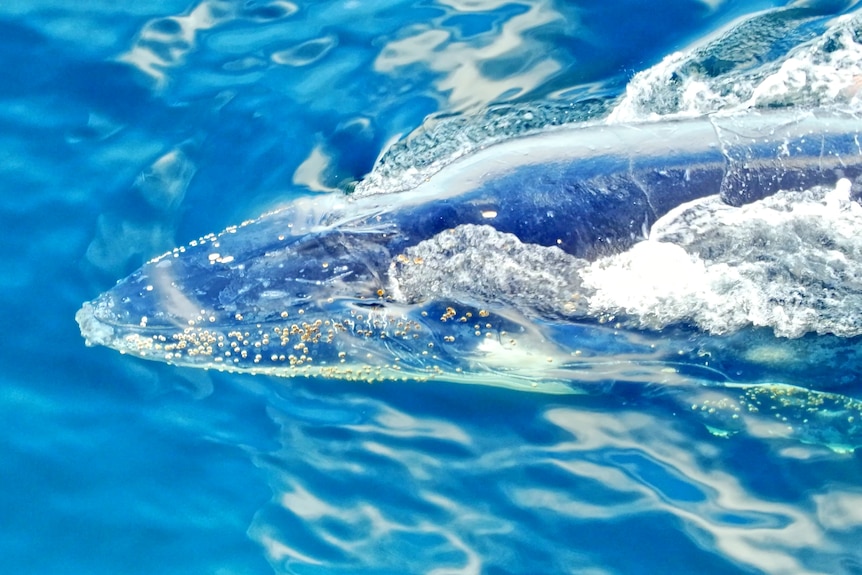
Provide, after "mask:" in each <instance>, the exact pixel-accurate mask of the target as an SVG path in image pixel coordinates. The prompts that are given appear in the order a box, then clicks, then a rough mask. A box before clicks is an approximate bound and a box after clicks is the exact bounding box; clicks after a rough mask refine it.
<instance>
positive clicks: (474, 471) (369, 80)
mask: <svg viewBox="0 0 862 575" xmlns="http://www.w3.org/2000/svg"><path fill="white" fill-rule="evenodd" d="M115 4H116V3H112V2H100V1H97V0H93V1H90V2H75V3H73V2H60V1H56V0H30V1H28V2H7V3H4V4H0V185H2V189H3V194H2V196H0V228H2V238H3V240H2V243H0V246H2V262H3V273H2V274H0V282H2V286H0V291H2V293H3V294H4V304H5V305H3V308H2V315H0V322H2V324H0V325H2V329H3V333H4V335H5V337H4V338H3V345H2V346H0V362H2V372H0V377H2V385H0V518H2V520H0V572H2V573H94V574H95V573H111V574H115V573H195V574H199V573H213V574H228V573H230V574H247V573H303V574H307V573H393V574H395V573H440V574H442V573H485V574H498V573H587V574H605V573H862V550H860V546H859V541H860V540H862V460H860V458H859V455H858V451H857V452H856V453H833V452H832V451H830V450H828V449H818V448H815V447H809V446H804V445H797V444H794V443H791V442H786V441H780V440H776V441H769V440H766V439H758V438H753V437H746V436H744V435H737V436H734V437H731V438H723V437H719V436H716V435H713V434H711V433H710V431H709V430H708V429H707V428H705V427H704V426H703V425H702V423H701V422H699V421H698V420H696V419H692V418H691V417H688V416H687V414H685V413H677V412H676V411H674V410H673V409H671V408H669V407H667V406H665V405H664V404H663V403H662V402H661V401H652V400H651V398H650V397H649V396H648V394H647V395H638V394H636V393H625V394H618V393H615V392H614V391H615V390H612V389H611V390H608V392H607V393H598V394H596V395H590V396H570V397H555V396H545V395H538V394H537V395H533V394H528V393H523V392H516V391H506V390H501V389H495V388H485V387H472V386H463V385H456V384H445V383H410V382H397V383H396V382H393V383H377V384H374V385H366V384H356V383H349V382H330V381H323V380H305V379H302V380H281V379H271V378H264V377H252V376H240V375H228V374H218V373H209V372H202V371H189V370H182V369H177V368H172V367H169V366H165V365H161V364H155V363H147V362H142V361H139V360H136V359H132V358H126V357H122V356H120V355H119V354H116V353H114V352H112V351H110V350H107V349H103V348H86V347H85V346H84V343H83V340H82V339H81V337H80V335H79V332H78V328H77V326H76V325H75V322H74V319H73V318H74V314H75V311H76V310H77V309H78V307H79V306H80V304H81V302H83V301H85V300H88V299H91V298H92V297H94V296H95V295H97V294H98V293H100V292H102V291H104V290H105V289H107V288H108V287H110V286H111V285H112V284H113V282H114V281H115V280H116V279H118V278H120V277H123V276H125V275H126V274H128V273H129V272H131V271H132V270H133V269H134V268H135V267H137V266H138V265H140V263H142V261H144V260H146V259H148V258H150V257H152V256H154V255H157V254H159V253H161V252H163V251H164V250H166V249H168V248H170V247H173V246H174V245H178V244H181V243H185V242H187V241H188V240H190V239H193V238H197V237H199V236H201V235H203V234H205V233H208V232H213V231H218V230H220V229H223V228H224V227H226V226H227V225H230V224H235V223H237V222H240V221H242V220H244V219H247V218H252V217H256V216H257V215H259V214H260V213H261V212H263V211H265V210H266V209H269V208H271V207H273V206H275V205H278V203H279V202H280V201H283V200H284V199H287V198H291V197H295V196H297V195H300V194H305V193H320V191H322V190H326V189H333V188H338V187H339V186H345V185H346V184H347V183H349V182H350V181H352V180H355V179H358V178H361V177H362V176H363V175H364V174H365V173H367V172H368V171H369V170H370V169H371V167H372V165H373V163H374V161H375V159H376V158H377V157H378V155H379V154H380V153H381V151H382V150H383V149H384V148H385V147H386V146H387V145H388V144H389V143H390V142H392V141H393V140H394V139H396V138H397V137H398V136H401V135H404V134H407V133H409V132H410V131H412V130H413V129H414V128H416V127H418V126H420V125H421V124H422V123H423V120H424V119H425V118H426V117H427V116H428V115H430V114H433V113H466V114H471V113H477V112H479V111H481V110H482V109H483V108H485V107H486V106H488V105H490V104H494V103H501V102H512V101H516V102H530V101H539V100H542V99H547V98H562V99H566V98H568V99H570V100H577V99H578V98H583V97H587V96H590V97H612V96H614V95H616V94H619V93H621V91H622V90H623V89H624V88H625V86H626V83H627V82H628V80H629V79H630V77H631V76H632V75H633V74H634V73H635V72H637V71H639V70H642V69H645V68H648V67H649V66H651V65H653V64H655V63H656V62H658V61H659V60H660V59H661V58H662V57H664V56H666V55H667V54H669V53H672V52H674V51H677V50H684V49H686V48H687V47H689V46H690V45H691V44H692V43H695V42H697V41H698V40H700V39H703V38H706V37H707V36H709V35H710V34H712V33H714V32H715V31H716V30H718V29H720V28H721V27H723V26H725V25H727V24H728V23H730V22H731V21H733V20H734V19H736V18H739V17H741V16H743V15H745V14H746V13H752V12H754V11H757V10H762V9H766V8H770V7H772V6H781V5H783V3H782V2H765V1H764V2H752V1H745V2H743V1H736V2H734V1H725V2H708V3H707V2H695V1H683V0H676V1H671V0H666V1H662V2H658V3H644V2H631V1H623V0H609V1H607V2H602V3H594V2H550V1H547V2H543V1H539V0H536V1H527V0H523V1H513V2H506V1H504V0H484V1H480V0H477V1H466V0H448V1H444V0H440V1H438V2H434V1H430V0H427V1H421V2H410V1H409V0H390V1H388V2H387V1H383V0H381V1H379V2H356V1H355V0H346V1H331V2H313V3H312V2H309V3H307V4H296V5H294V4H291V3H288V2H286V1H281V2H270V3H266V2H254V1H247V2H241V1H235V2H232V1H218V0H212V1H210V2H206V1H203V2H201V3H199V4H190V3H188V2H185V1H184V2H177V1H171V0H158V1H147V2H136V3H127V4H128V6H123V7H122V8H116V7H115ZM820 6H821V8H822V11H823V12H826V13H828V12H829V11H830V10H831V11H834V12H836V13H838V12H841V11H843V10H845V9H846V6H844V5H843V4H841V3H839V2H832V3H821V4H820ZM650 393H654V392H650Z"/></svg>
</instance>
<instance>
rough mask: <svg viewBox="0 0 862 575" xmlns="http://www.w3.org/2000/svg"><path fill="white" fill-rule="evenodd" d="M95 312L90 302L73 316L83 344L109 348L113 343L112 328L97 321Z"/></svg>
mask: <svg viewBox="0 0 862 575" xmlns="http://www.w3.org/2000/svg"><path fill="white" fill-rule="evenodd" d="M96 311H97V309H96V306H94V305H93V303H92V302H85V303H84V305H82V306H81V309H79V310H78V312H77V313H76V314H75V321H76V322H78V327H79V328H80V330H81V335H82V336H83V337H84V343H85V344H86V345H87V346H88V347H93V346H97V345H104V346H110V345H111V342H112V341H114V328H113V327H111V326H110V325H108V324H106V323H104V322H102V321H101V320H99V318H98V317H97V314H96Z"/></svg>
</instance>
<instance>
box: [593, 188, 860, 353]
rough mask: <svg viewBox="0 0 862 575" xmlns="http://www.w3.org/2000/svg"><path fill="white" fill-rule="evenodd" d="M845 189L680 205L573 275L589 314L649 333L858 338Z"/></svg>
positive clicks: (854, 251)
mask: <svg viewBox="0 0 862 575" xmlns="http://www.w3.org/2000/svg"><path fill="white" fill-rule="evenodd" d="M849 191H850V182H849V181H847V180H845V179H842V180H839V182H838V183H837V185H836V186H835V188H829V189H827V188H815V189H811V190H806V191H802V192H779V193H778V194H776V195H775V196H772V197H769V198H766V199H764V200H761V201H758V202H754V203H752V204H749V205H746V206H742V207H739V208H737V207H732V206H728V205H725V204H723V203H722V202H721V201H720V200H719V199H718V198H717V197H710V198H704V199H701V200H696V201H694V202H690V203H689V204H685V205H683V206H680V207H679V208H677V209H676V210H674V211H673V212H671V213H669V214H668V215H667V216H665V217H664V218H662V219H661V220H659V221H658V222H656V224H655V225H654V226H653V228H652V230H651V233H650V239H649V240H647V241H644V242H641V243H639V244H637V245H636V246H635V247H634V248H633V249H631V250H629V251H627V252H625V253H622V254H619V255H616V256H612V257H608V258H604V259H601V260H598V261H596V262H594V263H593V264H591V265H590V266H589V267H588V268H586V269H585V270H584V271H582V272H581V277H582V280H583V285H584V288H585V289H586V290H592V291H594V293H593V295H591V296H590V298H589V304H590V312H591V313H592V314H597V315H616V316H624V317H626V318H629V320H630V322H631V323H634V324H635V325H637V326H638V327H644V328H650V329H661V328H663V327H665V326H667V325H669V324H672V323H680V322H688V323H693V324H695V325H697V326H698V327H699V328H701V329H704V330H706V331H709V332H712V333H717V334H721V333H727V332H731V331H735V330H738V329H740V328H742V327H744V326H747V325H752V326H765V327H769V328H772V329H773V330H774V331H775V334H776V335H778V336H785V337H799V336H801V335H804V334H805V333H808V332H816V333H820V334H824V333H832V334H836V335H840V336H855V335H862V315H860V313H859V310H860V309H862V293H860V292H862V290H860V282H862V280H860V278H862V237H860V236H859V234H858V230H860V229H862V207H860V206H859V205H858V204H857V203H856V202H853V201H850V199H849Z"/></svg>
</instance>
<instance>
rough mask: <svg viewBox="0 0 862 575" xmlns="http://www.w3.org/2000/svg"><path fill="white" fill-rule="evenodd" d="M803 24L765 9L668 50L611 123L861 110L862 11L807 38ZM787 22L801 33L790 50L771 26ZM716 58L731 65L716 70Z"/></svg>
mask: <svg viewBox="0 0 862 575" xmlns="http://www.w3.org/2000/svg"><path fill="white" fill-rule="evenodd" d="M803 23H804V20H798V21H794V20H793V18H792V17H790V16H788V13H787V12H784V13H782V12H781V11H771V12H766V13H763V14H760V15H758V16H756V17H754V18H752V19H750V20H749V21H747V22H745V23H744V25H738V26H736V27H734V28H733V29H732V30H730V31H729V32H728V33H726V34H725V35H724V36H722V37H720V38H718V39H717V40H715V41H712V42H710V43H708V44H706V45H705V46H702V47H695V48H692V49H690V50H688V51H686V52H676V53H674V54H670V55H669V56H666V57H665V58H664V59H663V60H662V61H661V62H659V63H658V64H656V65H655V66H653V67H651V68H649V69H647V70H644V71H642V72H640V73H638V74H636V75H635V76H634V78H632V80H631V81H630V82H629V84H628V86H626V94H625V96H624V97H623V98H622V100H621V101H620V102H619V104H618V105H617V106H616V107H615V108H614V110H612V111H611V113H610V114H609V116H608V118H607V121H608V122H609V123H620V122H638V121H645V120H646V121H652V120H657V119H660V118H668V117H687V116H699V115H703V114H712V113H724V114H729V113H734V112H738V111H741V110H746V109H751V108H770V107H776V106H779V107H785V106H804V107H822V106H835V105H840V106H842V107H846V108H849V109H851V110H856V111H860V110H862V99H860V89H862V43H860V42H859V37H860V29H862V15H858V14H857V15H852V16H851V15H846V16H842V17H840V18H837V19H835V20H834V21H833V22H828V21H823V22H820V23H819V25H821V26H823V28H824V31H823V33H822V34H820V35H818V36H816V37H814V38H811V39H807V40H806V39H805V37H804V34H805V32H804V30H805V29H806V27H805V26H803ZM809 24H810V23H809ZM781 27H784V28H785V29H786V30H787V33H788V34H789V35H790V36H791V37H792V36H797V37H799V38H800V42H799V43H797V44H796V45H795V46H794V47H793V48H792V49H790V50H787V51H784V52H782V51H780V50H776V46H779V45H780V44H781V41H783V40H785V39H784V38H778V37H775V32H774V31H773V32H770V31H769V30H770V29H772V30H780V29H781ZM808 27H809V28H810V27H811V26H810V25H809V26H808ZM746 48H748V49H746ZM753 53H757V55H758V58H757V59H754V57H753V56H752V54H753ZM761 59H763V61H761ZM716 61H718V62H720V63H721V64H720V68H722V67H723V68H726V70H725V69H722V71H721V72H720V73H717V72H716V71H715V70H714V69H713V66H714V62H716ZM753 62H755V64H753Z"/></svg>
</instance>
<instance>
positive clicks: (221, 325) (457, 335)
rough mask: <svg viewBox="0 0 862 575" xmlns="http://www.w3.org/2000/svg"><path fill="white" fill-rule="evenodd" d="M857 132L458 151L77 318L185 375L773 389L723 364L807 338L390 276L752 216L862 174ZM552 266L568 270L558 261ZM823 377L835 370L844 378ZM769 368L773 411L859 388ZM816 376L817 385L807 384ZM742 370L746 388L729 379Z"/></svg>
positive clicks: (657, 126)
mask: <svg viewBox="0 0 862 575" xmlns="http://www.w3.org/2000/svg"><path fill="white" fill-rule="evenodd" d="M860 133H862V121H860V119H858V118H857V117H855V116H853V115H852V114H844V113H840V112H824V111H820V112H800V111H798V110H788V111H774V112H750V113H746V114H744V115H741V116H736V117H726V118H718V117H700V118H695V119H685V120H676V121H665V122H660V123H644V124H635V125H614V126H610V125H581V126H569V127H563V128H558V129H554V130H549V131H546V132H542V133H535V134H530V135H525V136H522V137H520V138H515V139H512V140H509V141H506V142H503V143H500V144H495V145H492V146H489V147H487V148H485V149H482V150H480V151H478V152H476V153H474V154H472V155H470V156H468V157H465V158H461V159H459V160H456V161H454V162H452V163H451V164H449V165H447V166H445V167H444V168H442V169H441V170H440V171H439V172H437V173H435V174H432V175H430V176H429V177H428V178H427V180H426V181H425V182H424V183H423V184H421V185H419V186H417V187H416V188H415V189H412V190H408V191H403V192H398V193H380V194H360V195H355V196H350V195H339V194H329V195H318V196H313V197H305V198H301V199H298V200H295V201H293V202H292V203H290V204H287V205H286V206H284V207H283V208H282V209H279V210H277V211H275V212H272V213H269V214H266V215H264V216H262V217H260V218H259V219H256V220H253V221H250V222H245V223H243V224H242V225H239V226H235V227H231V228H228V229H227V230H225V231H223V232H222V233H220V234H217V235H216V234H211V235H209V236H206V237H203V238H200V239H199V240H196V241H194V242H191V244H190V245H188V246H185V247H182V248H177V249H175V250H173V251H172V252H169V253H166V254H164V255H162V256H160V257H157V258H155V259H153V260H152V261H150V262H148V263H146V264H145V265H144V266H143V267H142V268H140V269H139V270H137V271H136V272H134V273H133V274H132V275H130V276H129V277H128V278H126V279H124V280H122V281H120V282H118V283H117V285H116V286H114V287H113V288H112V289H110V290H109V291H107V292H106V293H104V294H102V295H101V296H99V297H98V298H97V299H95V300H93V301H92V302H89V303H85V304H84V306H83V307H82V309H81V310H80V311H79V312H78V314H77V316H76V319H77V321H78V323H79V325H80V327H81V332H82V334H83V336H84V337H85V338H86V341H87V343H88V344H89V345H105V346H108V347H112V348H114V349H117V350H119V351H121V352H122V353H126V354H130V355H134V356H138V357H143V358H146V359H152V360H158V361H165V362H168V363H171V364H175V365H179V366H193V367H203V368H213V369H219V370H227V371H237V372H249V373H263V374H272V375H280V376H322V377H327V378H343V379H354V380H365V381H373V380H385V379H413V380H415V379H419V380H428V379H437V380H446V381H459V382H466V383H480V384H486V385H497V386H506V387H515V388H522V389H529V390H535V391H543V392H547V393H569V392H573V391H582V390H583V389H584V388H585V387H589V386H590V384H592V383H613V384H617V385H619V384H621V383H623V382H648V383H667V384H674V383H681V382H682V383H691V382H692V381H698V382H706V383H708V384H709V385H707V386H704V387H705V388H709V389H711V390H713V391H714V390H715V389H717V388H721V387H724V388H727V389H736V387H741V388H742V387H744V388H745V389H746V390H747V389H748V387H747V385H748V384H751V383H761V387H760V388H758V389H759V390H761V391H762V389H765V388H763V387H762V385H763V384H762V382H759V381H758V380H757V378H758V377H759V375H758V374H759V373H760V371H758V370H759V369H760V368H759V367H758V366H757V365H749V366H748V367H746V366H744V365H743V366H742V367H740V366H739V365H737V366H736V367H735V371H734V373H733V374H732V375H728V374H727V373H726V372H725V371H723V369H722V365H723V363H722V360H721V357H720V356H721V354H722V353H724V354H725V355H728V354H734V353H736V352H738V351H739V350H740V349H743V348H746V346H750V345H752V342H755V343H757V344H758V345H759V344H761V343H763V342H764V341H767V343H768V344H769V345H773V344H774V345H778V346H781V345H786V346H790V348H789V349H791V353H790V356H793V354H795V353H796V352H797V351H798V349H801V348H799V347H798V346H806V345H809V342H808V341H807V340H805V338H803V341H802V342H794V341H787V340H785V341H783V342H779V341H778V340H777V339H776V338H774V337H773V336H771V334H765V333H764V332H763V330H749V331H747V332H745V333H744V334H742V335H738V334H737V335H729V336H727V337H716V336H709V335H707V334H702V333H699V332H698V331H697V330H695V329H693V328H690V327H686V326H679V327H671V328H668V329H666V330H663V331H662V332H661V333H650V332H648V331H638V330H625V329H619V327H618V326H613V325H608V324H606V323H602V322H601V321H597V320H596V318H593V317H589V316H588V314H586V312H585V310H584V309H583V308H581V307H579V304H578V303H577V302H576V301H575V300H576V299H577V298H574V299H573V301H575V303H573V304H572V306H571V307H570V308H569V310H568V312H566V313H559V312H547V313H546V312H544V311H543V307H542V306H541V305H532V304H521V303H520V302H522V301H524V298H523V297H521V296H523V293H502V292H506V291H507V290H506V289H502V290H501V293H493V294H490V295H489V294H487V293H486V292H482V291H481V290H477V291H475V292H471V291H470V290H466V291H464V292H463V293H460V294H456V295H452V293H448V292H446V294H445V295H441V296H440V297H436V296H435V288H433V286H429V290H428V293H426V294H424V295H423V296H422V297H421V298H417V297H405V296H404V295H403V294H399V293H398V286H397V282H395V283H394V280H393V278H392V277H391V275H392V274H393V270H396V269H397V268H398V266H400V265H422V263H423V262H422V261H419V260H421V258H416V257H414V256H409V255H408V254H407V250H409V249H410V248H411V247H414V246H416V245H417V244H419V243H420V242H423V241H425V240H428V239H429V238H434V237H435V236H438V234H441V233H444V232H446V231H448V230H453V229H456V228H459V227H462V226H474V227H473V228H461V229H476V230H487V231H495V232H502V233H504V234H512V235H513V236H514V237H515V238H517V241H518V242H520V244H523V245H533V246H537V247H538V246H542V247H545V248H547V249H548V250H551V248H554V249H555V250H562V252H565V254H569V255H570V256H574V257H576V258H579V259H581V260H584V261H587V262H589V261H593V260H596V259H597V258H601V257H604V256H608V255H613V254H617V253H621V252H624V251H626V250H628V249H630V248H631V247H632V246H633V245H634V244H636V243H637V242H640V241H642V240H644V238H645V237H646V235H647V234H648V230H649V229H650V226H651V225H652V224H653V223H654V222H655V221H656V220H657V219H658V218H660V217H661V216H663V215H665V214H666V213H667V212H668V211H670V210H672V209H673V208H675V207H677V206H679V205H680V204H683V203H685V202H689V201H691V200H695V199H698V198H703V197H707V196H712V195H719V196H720V197H721V198H722V200H723V201H724V202H725V203H727V204H729V205H732V206H740V205H743V204H747V203H750V202H753V201H755V200H758V199H761V198H764V197H767V196H770V195H772V194H774V193H775V192H777V191H778V190H786V189H806V188H810V187H811V186H814V185H820V184H823V185H829V186H832V185H835V183H836V181H837V180H838V179H839V178H848V179H850V180H851V181H853V180H856V179H857V178H858V177H859V176H860V174H862V154H860V146H859V134H860ZM854 193H855V185H854ZM490 228H493V230H491V229H490ZM540 251H541V250H540ZM552 252H553V253H552ZM541 253H544V254H546V255H547V257H548V258H550V259H548V260H547V261H544V260H542V261H537V262H536V264H537V266H542V265H544V266H546V268H548V267H549V266H550V267H551V268H552V267H553V265H554V264H553V262H554V261H557V259H559V258H557V259H554V258H555V257H556V256H554V255H553V254H555V253H557V252H556V251H554V250H551V251H547V250H546V251H545V252H541ZM552 256H553V257H552ZM546 271H548V270H547V269H546ZM557 272H559V273H560V274H563V273H566V272H565V270H562V269H560V270H555V269H550V273H551V274H552V275H553V274H554V273H557ZM483 281H484V280H483V278H478V277H477V278H476V282H477V285H478V284H481V283H482V282H483ZM537 287H540V286H537ZM517 289H518V290H521V291H522V292H523V289H524V288H523V286H520V287H518V288H517ZM512 291H513V292H514V291H515V288H514V287H513V288H512ZM441 293H442V292H441ZM477 294H483V295H481V297H480V296H477ZM527 299H529V298H527ZM821 341H822V340H821ZM829 342H830V343H829V344H828V345H830V346H834V347H836V348H840V350H842V351H840V352H836V354H835V355H834V357H845V356H846V353H845V352H847V350H848V349H849V350H853V352H854V353H855V348H856V347H858V342H857V341H856V338H851V339H849V340H848V339H846V338H837V337H832V338H831V339H829ZM819 345H820V346H821V347H822V345H823V344H822V343H821V344H819ZM793 346H797V347H793ZM704 350H707V351H706V352H705V351H704ZM842 354H843V355H842ZM704 357H708V358H709V361H707V360H705V359H704ZM824 369H825V370H827V372H828V371H829V369H833V372H832V373H831V377H830V376H829V375H827V376H826V377H823V373H824ZM776 370H777V371H776ZM762 371H763V373H767V372H768V373H769V374H771V375H770V377H774V375H775V373H779V374H784V375H786V376H787V377H786V378H785V380H783V381H779V382H775V381H774V380H772V381H771V383H778V384H781V387H780V388H776V387H772V388H769V389H779V391H776V392H775V393H774V394H770V395H769V397H770V398H771V400H772V401H775V402H778V401H779V399H777V398H778V397H779V396H780V395H782V394H784V395H785V396H786V395H790V396H793V397H797V398H798V397H800V395H799V394H801V397H807V395H806V394H809V393H815V392H816V391H815V390H813V389H812V388H816V387H820V388H826V387H829V385H827V384H823V385H817V384H816V382H817V381H824V382H825V381H827V380H828V381H832V382H834V381H836V380H841V378H842V377H844V380H842V381H845V380H847V377H846V372H847V369H846V366H845V365H844V364H841V363H840V362H838V361H837V360H836V362H835V363H834V366H833V368H830V367H829V365H828V362H827V363H823V362H820V363H819V364H818V365H817V366H806V365H793V366H787V365H782V366H775V365H772V366H770V369H769V370H762ZM815 372H816V373H817V374H818V375H817V377H818V378H820V379H817V380H812V377H811V375H812V374H813V373H815ZM839 372H840V373H839ZM740 374H742V379H741V381H742V382H744V384H745V385H742V384H736V383H734V382H735V381H740V380H739V377H740ZM842 374H843V375H842ZM735 378H736V379H735ZM836 378H837V379H836ZM851 379H852V378H851ZM812 381H814V382H815V385H812V383H811V382H812ZM854 382H855V380H851V381H850V383H854ZM694 387H698V386H694ZM713 391H711V393H712V392H713ZM734 393H735V392H734ZM758 393H760V392H758ZM816 393H819V395H818V398H819V399H818V401H821V404H822V402H823V398H824V397H829V398H831V399H830V400H829V401H831V402H832V403H833V404H834V405H836V406H839V404H840V405H841V407H840V409H839V407H836V410H844V411H847V410H849V411H851V412H852V411H853V410H856V409H858V406H857V404H856V403H852V402H851V403H852V406H851V407H848V405H850V404H848V405H844V404H841V403H840V402H841V401H843V400H844V399H847V401H851V400H850V399H848V398H844V396H832V395H829V394H827V395H823V394H824V393H826V392H823V391H822V390H821V391H820V392H816ZM731 399H732V400H733V401H737V403H738V402H739V398H738V397H736V396H733V397H732V398H731ZM761 399H763V398H762V397H761ZM690 401H691V402H692V404H693V405H697V401H698V400H697V399H690ZM853 401H855V400H853ZM743 403H744V400H743ZM827 403H828V402H827ZM860 413H862V411H860ZM751 417H753V416H751ZM857 420H862V417H858V418H857ZM830 429H831V428H830ZM851 431H852V433H851ZM857 431H858V430H856V428H855V427H854V428H853V430H850V431H848V430H847V429H845V430H844V434H843V436H845V437H846V435H847V434H851V435H852V434H855V433H856V432H857ZM807 433H809V434H811V433H812V432H810V431H809V432H807ZM830 433H832V432H831V431H830ZM815 435H816V434H815ZM830 437H831V436H830Z"/></svg>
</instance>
